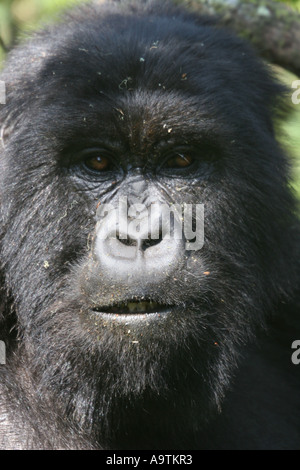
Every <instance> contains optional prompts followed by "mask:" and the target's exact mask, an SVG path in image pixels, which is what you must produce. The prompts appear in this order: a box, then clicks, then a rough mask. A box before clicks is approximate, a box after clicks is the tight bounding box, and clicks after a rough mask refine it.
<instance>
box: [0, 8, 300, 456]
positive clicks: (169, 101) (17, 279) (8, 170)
mask: <svg viewBox="0 0 300 470" xmlns="http://www.w3.org/2000/svg"><path fill="white" fill-rule="evenodd" d="M100 3H101V4H99V2H97V1H95V2H91V3H89V4H87V5H84V6H83V7H81V8H75V9H73V10H71V11H70V13H68V14H66V16H65V17H64V19H62V21H61V22H59V23H58V24H55V25H52V26H51V27H49V28H45V29H43V30H42V31H40V32H37V33H36V34H35V35H33V37H32V38H31V39H30V40H27V41H24V43H22V44H21V45H20V46H18V47H16V48H15V49H14V50H13V51H12V52H11V53H10V54H9V57H8V59H7V64H6V66H5V68H4V70H3V71H2V72H1V75H0V80H2V81H4V82H6V85H7V100H6V101H7V103H6V105H3V106H2V107H1V109H0V125H1V129H2V133H1V135H2V145H1V148H0V200H1V215H0V217H1V231H0V260H1V265H0V266H1V268H0V269H1V299H2V300H1V310H0V341H4V342H5V344H6V348H7V364H6V365H5V366H0V448H3V449H250V448H251V449H296V448H298V447H299V442H300V432H299V419H298V416H300V403H299V399H298V397H299V387H300V379H299V373H297V372H296V368H295V367H294V366H293V365H292V363H291V360H290V356H291V352H290V347H291V346H290V345H291V344H292V342H293V340H295V339H296V338H297V336H298V337H300V322H299V279H300V274H299V273H300V267H299V259H300V257H299V239H300V237H299V234H300V228H299V221H298V218H297V216H296V215H295V214H296V211H297V209H296V208H297V206H296V201H295V198H294V195H293V194H292V192H291V190H290V186H289V178H290V175H289V163H288V159H287V156H286V155H285V154H284V152H283V151H282V149H281V147H280V146H279V145H278V143H277V142H276V139H275V133H274V123H273V116H274V113H275V110H280V109H281V107H282V101H283V96H284V92H285V90H284V89H283V87H282V86H281V85H280V84H279V83H278V82H277V81H276V80H275V79H274V77H273V76H272V74H271V73H270V71H269V70H268V67H267V66H266V65H265V64H264V63H262V62H261V61H260V60H259V59H258V58H257V57H256V55H255V54H254V52H253V51H252V49H251V48H250V47H249V46H248V45H247V44H245V43H244V41H242V40H240V39H238V38H236V37H235V36H234V35H233V34H232V33H228V32H227V31H225V30H223V29H222V28H221V27H220V26H218V24H217V22H216V21H213V20H208V19H207V18H203V17H201V16H198V15H196V14H192V13H189V12H187V11H185V10H184V9H182V8H179V7H175V6H174V5H173V4H171V3H169V2H156V1H150V0H149V1H148V0H145V1H143V0H140V1H137V0H121V1H115V0H113V1H109V2H100ZM125 200H126V201H127V202H128V205H126V206H125V205H124V204H123V202H124V201H125ZM122 201H123V202H122ZM116 208H119V209H118V217H116ZM148 212H149V213H151V217H150V218H149V217H148V216H147V217H146V215H145V214H146V213H148ZM169 212H170V213H172V216H171V217H170V218H169V219H168V218H166V217H165V214H166V213H169ZM198 229H199V230H198ZM200 229H201V230H200ZM175 234H176V236H175ZM169 235H170V236H169ZM178 235H179V236H178Z"/></svg>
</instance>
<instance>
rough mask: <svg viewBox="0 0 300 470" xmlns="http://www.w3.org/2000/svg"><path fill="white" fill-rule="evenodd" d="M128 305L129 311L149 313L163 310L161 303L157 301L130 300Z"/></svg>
mask: <svg viewBox="0 0 300 470" xmlns="http://www.w3.org/2000/svg"><path fill="white" fill-rule="evenodd" d="M126 307H127V309H128V311H129V313H147V312H151V313H153V312H156V311H159V310H161V305H159V304H157V303H156V302H147V301H146V302H128V303H127V304H126Z"/></svg>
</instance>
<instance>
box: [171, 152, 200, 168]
mask: <svg viewBox="0 0 300 470" xmlns="http://www.w3.org/2000/svg"><path fill="white" fill-rule="evenodd" d="M193 161H194V159H193V157H191V156H190V155H185V154H183V153H178V154H177V155H174V156H173V157H171V158H169V159H168V160H167V161H166V164H165V165H166V167H167V168H186V167H188V166H190V165H191V164H192V163H193Z"/></svg>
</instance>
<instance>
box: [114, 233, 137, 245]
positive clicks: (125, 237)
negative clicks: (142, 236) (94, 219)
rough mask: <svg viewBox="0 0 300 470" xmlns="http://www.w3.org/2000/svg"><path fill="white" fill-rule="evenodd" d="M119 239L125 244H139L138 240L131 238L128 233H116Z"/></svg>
mask: <svg viewBox="0 0 300 470" xmlns="http://www.w3.org/2000/svg"><path fill="white" fill-rule="evenodd" d="M116 238H117V240H118V241H119V242H120V243H122V245H125V246H137V244H138V242H137V240H134V239H133V238H130V237H129V236H128V235H123V236H122V235H121V234H120V233H119V232H117V234H116Z"/></svg>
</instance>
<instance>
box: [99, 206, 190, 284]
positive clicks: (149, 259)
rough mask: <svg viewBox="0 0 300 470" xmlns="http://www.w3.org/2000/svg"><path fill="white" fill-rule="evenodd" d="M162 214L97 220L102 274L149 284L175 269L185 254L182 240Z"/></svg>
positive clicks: (160, 279) (161, 278)
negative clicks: (131, 218)
mask: <svg viewBox="0 0 300 470" xmlns="http://www.w3.org/2000/svg"><path fill="white" fill-rule="evenodd" d="M161 216H162V213H161V212H159V213H157V214H156V215H155V216H154V219H152V221H151V222H150V221H149V219H148V218H147V217H141V218H136V219H134V220H131V221H128V219H127V220H124V219H123V220H121V221H120V220H119V221H118V222H117V223H115V220H111V223H109V224H108V223H107V221H106V222H105V223H103V224H102V223H101V221H100V222H98V224H97V225H98V227H97V233H96V238H95V244H94V249H93V255H94V258H95V260H96V261H97V263H98V264H99V267H100V271H101V276H102V277H103V276H104V277H108V278H112V279H114V281H115V280H116V277H117V278H118V280H119V281H122V280H124V281H126V282H128V281H129V280H131V281H132V282H137V283H141V282H145V283H147V285H149V284H151V283H158V282H160V281H162V280H163V279H165V278H166V277H167V276H168V275H170V274H171V273H172V272H173V271H174V269H175V268H176V267H177V266H178V263H180V261H181V260H182V257H183V251H184V248H183V247H184V245H183V240H182V237H181V236H180V233H179V232H178V231H175V230H174V224H173V225H172V223H171V224H170V223H169V222H168V221H166V220H165V218H162V217H161ZM129 222H130V223H129ZM155 222H156V225H155ZM125 225H126V226H125ZM154 225H155V227H154ZM108 226H109V227H110V228H109V230H107V227H108Z"/></svg>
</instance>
